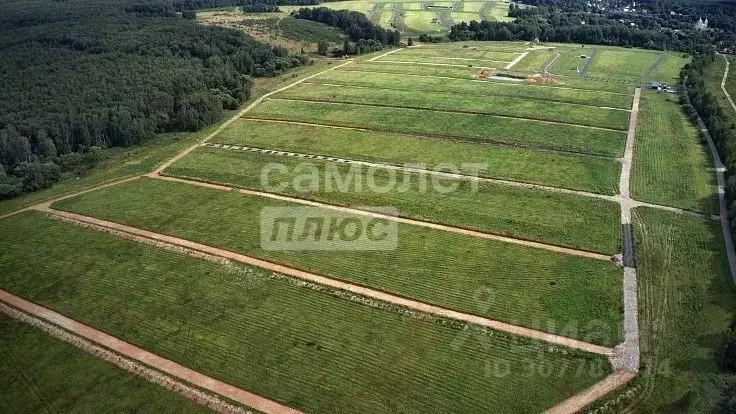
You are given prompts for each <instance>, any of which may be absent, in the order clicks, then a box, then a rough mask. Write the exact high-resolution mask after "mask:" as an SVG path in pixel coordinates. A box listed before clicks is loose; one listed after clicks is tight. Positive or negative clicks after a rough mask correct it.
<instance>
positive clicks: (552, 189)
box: [202, 142, 619, 203]
mask: <svg viewBox="0 0 736 414" xmlns="http://www.w3.org/2000/svg"><path fill="white" fill-rule="evenodd" d="M202 146H203V147H207V148H218V149H224V150H231V151H248V152H257V153H262V154H266V155H277V156H283V157H294V158H302V159H303V158H307V159H315V160H320V161H330V162H335V163H340V164H355V165H363V166H367V167H377V168H384V169H392V170H397V171H406V172H411V173H416V174H431V175H438V176H443V177H447V178H452V179H455V180H475V181H481V182H487V183H492V184H499V185H505V186H509V187H520V188H527V189H536V190H544V191H550V192H555V193H562V194H568V195H577V196H582V197H588V198H597V199H601V200H606V201H611V202H614V203H618V202H619V197H618V196H617V195H606V194H599V193H594V192H589V191H582V190H573V189H569V188H565V187H554V186H548V185H542V184H534V183H527V182H524V181H514V180H504V179H500V178H490V177H481V176H474V175H467V174H461V173H460V174H458V173H450V172H446V171H435V170H427V169H422V168H413V167H406V166H399V165H392V164H384V163H378V162H372V161H362V160H355V159H350V158H339V157H333V156H329V155H319V154H309V153H300V152H291V151H284V150H274V149H267V148H257V147H248V146H243V145H233V144H221V143H214V142H205V143H203V144H202Z"/></svg>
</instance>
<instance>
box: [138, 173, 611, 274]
mask: <svg viewBox="0 0 736 414" xmlns="http://www.w3.org/2000/svg"><path fill="white" fill-rule="evenodd" d="M149 177H150V178H153V179H157V180H164V181H172V182H179V183H183V184H189V185H194V186H198V187H203V188H211V189H213V190H220V191H236V192H238V193H240V194H244V195H249V196H256V197H263V198H270V199H273V200H279V201H284V202H289V203H296V204H303V205H308V206H311V207H318V208H324V209H326V210H333V211H339V212H343V213H349V214H354V215H358V216H365V217H372V218H381V219H386V220H389V221H395V222H397V223H402V224H409V225H413V226H418V227H425V228H429V229H433V230H440V231H445V232H448V233H455V234H460V235H464V236H471V237H477V238H481V239H486V240H494V241H498V242H502V243H508V244H516V245H520V246H524V247H529V248H535V249H540V250H547V251H551V252H555V253H561V254H566V255H569V256H578V257H584V258H587V259H594V260H601V261H606V262H611V261H612V260H611V255H606V254H602V253H597V252H593V251H589V250H582V249H574V248H570V247H564V246H559V245H555V244H548V243H541V242H537V241H533V240H527V239H521V238H516V237H510V236H502V235H498V234H493V233H487V232H483V231H478V230H472V229H468V228H464V227H456V226H450V225H447V224H441V223H436V222H432V221H425V220H418V219H412V218H407V217H405V216H398V217H397V216H391V215H387V214H381V213H376V212H373V211H368V210H358V209H354V208H351V207H344V206H339V205H335V204H329V203H323V202H320V201H314V200H308V199H304V198H298V197H291V196H286V195H281V194H275V193H269V192H266V191H258V190H249V189H246V188H240V187H233V186H228V185H223V184H215V183H212V182H207V181H203V180H196V179H193V178H180V177H173V176H167V175H160V174H159V175H155V174H151V175H149Z"/></svg>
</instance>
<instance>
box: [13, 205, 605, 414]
mask: <svg viewBox="0 0 736 414" xmlns="http://www.w3.org/2000/svg"><path fill="white" fill-rule="evenodd" d="M0 229H1V230H0V232H2V234H4V235H7V236H8V237H4V238H2V239H0V243H2V248H0V258H2V260H0V274H2V284H3V286H2V287H3V288H4V289H6V290H9V291H11V292H13V293H16V294H20V295H22V296H23V297H25V298H27V299H29V300H33V301H35V302H38V303H40V304H41V305H44V306H47V307H50V308H52V309H54V310H56V311H58V312H61V313H63V314H65V315H67V316H69V317H71V318H74V319H77V320H80V321H82V322H85V323H87V324H89V325H92V326H93V327H96V328H98V329H102V330H104V331H106V332H108V333H110V334H111V335H115V336H117V337H120V338H122V339H124V340H126V341H129V342H132V343H134V344H136V345H138V346H140V347H143V348H145V349H147V350H149V351H150V352H153V353H156V354H158V355H161V356H164V357H166V358H169V359H172V360H174V361H177V362H179V363H182V364H184V365H185V366H187V367H189V368H192V369H195V370H198V371H201V372H203V373H205V374H207V375H210V376H212V377H214V378H217V379H220V380H222V381H225V382H227V383H230V384H232V385H234V386H237V387H241V388H244V389H246V390H249V391H252V392H254V393H256V394H259V395H262V396H264V397H266V398H270V399H273V400H277V401H279V402H281V403H283V404H286V405H289V406H293V407H295V408H297V409H300V410H302V411H305V412H354V413H377V412H397V411H400V412H407V413H421V412H449V411H453V410H459V411H462V412H488V410H491V411H494V412H500V411H504V410H512V411H514V412H529V413H532V412H534V413H536V412H540V411H542V410H544V409H545V408H546V407H549V406H551V405H553V404H554V403H555V402H557V401H560V400H563V399H565V398H566V397H568V396H570V395H572V394H574V393H576V392H579V391H580V390H582V389H584V388H585V387H587V386H589V385H591V384H592V383H593V382H594V381H596V380H598V379H600V378H602V377H603V376H604V375H605V374H606V373H608V372H609V371H610V366H609V365H608V363H607V362H606V361H605V360H604V358H602V357H596V356H591V355H589V354H583V353H580V352H576V351H572V350H569V349H564V348H559V347H556V346H550V345H548V344H538V343H534V342H531V341H527V340H523V339H520V338H516V337H510V336H508V335H504V334H499V333H490V334H480V333H477V334H476V333H475V332H474V331H472V330H471V331H468V330H464V329H463V327H462V325H461V324H448V323H438V322H435V321H432V320H426V319H424V320H423V319H420V318H416V317H412V316H408V315H406V314H403V313H401V312H399V311H396V310H393V309H385V308H383V309H378V308H376V307H373V306H370V305H369V304H363V303H356V302H354V301H351V300H348V299H347V298H346V296H344V295H343V296H342V297H336V296H333V295H331V294H329V293H328V292H325V291H318V290H316V289H312V288H309V287H304V286H301V285H299V284H297V283H295V282H294V281H291V280H290V279H283V278H274V277H271V275H270V274H269V273H268V272H264V271H261V270H258V269H254V268H250V267H245V266H219V265H216V264H214V263H210V262H206V261H201V260H197V259H193V258H189V257H185V256H183V255H180V254H177V253H173V252H169V251H166V250H163V249H158V248H154V247H150V246H146V245H143V244H138V243H135V242H131V241H126V240H121V239H117V238H115V237H113V236H110V235H107V234H104V233H100V232H96V231H93V230H87V229H83V228H80V227H76V226H74V225H71V224H67V223H63V222H59V221H54V220H49V219H44V218H43V217H41V216H40V215H39V214H38V213H24V214H22V215H19V216H15V217H12V218H11V219H5V220H2V221H0ZM111 292H114V294H111ZM10 340H11V341H14V340H15V338H11V339H10ZM44 357H50V355H44ZM50 359H55V358H50ZM84 364H85V365H84V366H85V367H87V366H88V365H87V364H88V363H86V362H85V363H84ZM74 369H75V370H77V369H81V368H80V367H79V366H75V368H74ZM591 370H592V371H591ZM548 372H549V373H552V374H547V373H548ZM67 375H70V374H69V373H64V374H59V376H67ZM113 392H115V390H113ZM519 393H525V394H526V395H529V396H533V397H529V398H523V399H520V398H518V395H519ZM127 397H129V396H127ZM0 398H2V397H0ZM146 408H147V407H146ZM142 409H145V408H142Z"/></svg>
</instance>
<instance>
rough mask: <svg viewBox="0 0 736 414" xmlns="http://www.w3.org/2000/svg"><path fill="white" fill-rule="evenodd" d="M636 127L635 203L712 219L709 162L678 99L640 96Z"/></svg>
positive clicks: (713, 196) (713, 198)
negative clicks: (705, 215)
mask: <svg viewBox="0 0 736 414" xmlns="http://www.w3.org/2000/svg"><path fill="white" fill-rule="evenodd" d="M638 124H639V126H638V129H637V134H636V151H635V156H634V169H633V173H632V179H633V180H632V194H633V196H634V198H636V199H637V200H641V201H648V202H651V203H656V204H664V205H668V206H673V207H680V208H685V209H689V210H695V211H703V212H708V213H716V212H717V211H718V197H717V193H716V185H715V172H714V171H713V167H712V162H711V160H710V156H709V155H708V153H707V149H706V148H705V146H704V145H703V144H702V143H701V142H700V137H699V135H698V131H697V129H696V128H695V126H694V125H692V123H691V122H690V121H689V120H688V118H687V116H686V115H685V114H684V113H683V111H682V108H681V107H680V105H679V104H678V102H677V98H675V97H672V96H671V95H662V94H659V93H656V92H644V94H643V96H642V101H641V104H640V112H639V121H638Z"/></svg>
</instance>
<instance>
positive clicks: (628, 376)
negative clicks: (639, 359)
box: [544, 372, 636, 414]
mask: <svg viewBox="0 0 736 414" xmlns="http://www.w3.org/2000/svg"><path fill="white" fill-rule="evenodd" d="M635 376H636V374H634V373H631V372H614V373H613V374H611V375H609V376H607V377H606V378H604V379H602V380H601V381H598V382H596V383H595V384H593V385H592V386H591V387H589V388H587V389H585V390H583V391H582V392H580V393H578V394H575V395H573V396H572V397H570V398H568V399H567V400H565V401H563V402H561V403H559V404H557V405H555V406H554V407H552V408H549V409H548V410H545V411H544V414H572V413H577V412H579V411H580V410H582V409H583V408H585V407H586V406H588V405H589V404H590V403H592V402H593V401H596V400H598V399H599V398H601V397H603V396H605V395H607V394H610V393H611V392H613V391H615V390H617V389H619V388H621V387H622V386H624V385H625V384H626V383H628V382H629V381H631V380H632V379H633V378H634V377H635Z"/></svg>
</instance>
